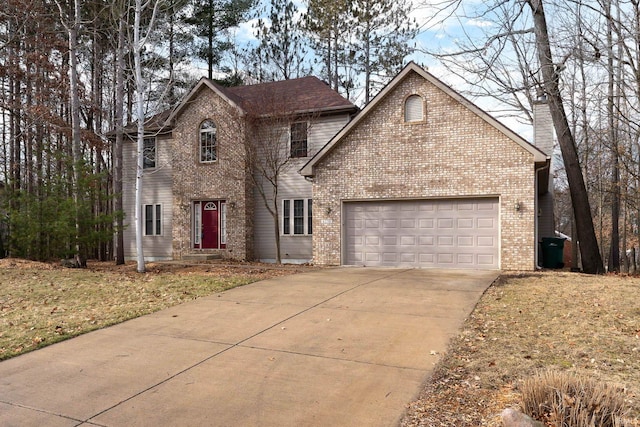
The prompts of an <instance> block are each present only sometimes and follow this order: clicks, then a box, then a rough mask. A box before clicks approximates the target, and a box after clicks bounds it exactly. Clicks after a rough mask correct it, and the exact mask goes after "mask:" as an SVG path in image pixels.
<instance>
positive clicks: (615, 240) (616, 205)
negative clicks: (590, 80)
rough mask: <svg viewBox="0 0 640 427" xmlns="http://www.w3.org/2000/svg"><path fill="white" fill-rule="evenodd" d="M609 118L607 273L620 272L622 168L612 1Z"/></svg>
mask: <svg viewBox="0 0 640 427" xmlns="http://www.w3.org/2000/svg"><path fill="white" fill-rule="evenodd" d="M606 4H607V11H606V16H607V74H608V82H607V116H609V117H608V122H609V132H608V134H609V146H610V147H611V158H612V165H611V177H612V182H611V246H610V248H609V262H608V263H607V264H608V268H607V271H609V272H616V273H617V272H619V271H620V225H619V221H620V166H619V159H618V137H617V136H618V135H617V131H616V126H617V122H616V119H615V109H614V107H615V105H614V85H615V75H614V68H613V31H612V28H611V27H612V25H613V24H612V22H611V20H612V18H611V0H608V1H607V3H606Z"/></svg>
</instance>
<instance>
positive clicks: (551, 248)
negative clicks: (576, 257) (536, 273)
mask: <svg viewBox="0 0 640 427" xmlns="http://www.w3.org/2000/svg"><path fill="white" fill-rule="evenodd" d="M564 241H565V239H560V238H557V237H543V238H542V266H543V267H544V268H562V267H564Z"/></svg>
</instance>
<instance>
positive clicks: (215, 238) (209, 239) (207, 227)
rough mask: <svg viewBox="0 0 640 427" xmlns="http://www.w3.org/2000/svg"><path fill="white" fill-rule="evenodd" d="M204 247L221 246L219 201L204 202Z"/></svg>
mask: <svg viewBox="0 0 640 427" xmlns="http://www.w3.org/2000/svg"><path fill="white" fill-rule="evenodd" d="M200 205H201V206H202V249H218V248H219V247H220V227H219V225H220V215H219V209H218V207H219V206H218V202H217V201H215V202H202V203H201V204H200Z"/></svg>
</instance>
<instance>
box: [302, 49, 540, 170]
mask: <svg viewBox="0 0 640 427" xmlns="http://www.w3.org/2000/svg"><path fill="white" fill-rule="evenodd" d="M410 73H417V74H419V75H420V76H421V77H423V78H424V79H425V80H427V81H428V82H429V83H431V84H433V85H434V86H436V87H437V88H438V89H440V90H442V91H443V92H444V93H446V94H447V95H449V96H450V97H452V98H453V99H454V100H456V101H458V102H459V103H460V104H462V105H463V106H465V107H466V108H468V109H469V110H471V111H472V112H473V113H475V114H476V115H477V116H479V117H480V118H481V119H482V120H484V121H485V122H487V123H488V124H489V125H491V126H493V127H494V128H496V129H497V130H499V131H500V132H502V133H503V134H504V135H505V136H507V137H508V138H509V139H511V140H512V141H514V142H515V143H516V144H518V145H519V146H521V147H522V148H524V149H525V150H526V151H528V152H529V153H531V154H532V155H533V158H534V161H535V162H536V163H545V162H547V161H548V160H549V159H550V158H549V157H548V156H547V155H546V154H545V153H543V152H542V151H540V150H539V149H538V148H537V147H535V146H534V145H532V144H530V143H529V142H528V141H527V140H525V139H524V138H522V137H521V136H520V135H518V134H517V133H515V132H514V131H512V130H511V129H509V128H508V127H507V126H505V125H504V124H502V123H501V122H500V121H498V120H497V119H495V118H494V117H492V116H491V115H490V114H488V113H487V112H485V111H484V110H482V109H481V108H480V107H478V106H477V105H475V104H474V103H473V102H471V101H469V100H468V99H467V98H465V97H464V96H462V95H461V94H459V93H458V92H456V91H455V90H453V89H452V88H451V87H450V86H448V85H447V84H445V83H444V82H442V81H441V80H439V79H438V78H436V77H435V76H433V75H432V74H431V73H429V72H428V71H426V70H425V69H423V68H422V67H420V66H419V65H417V64H416V63H415V62H413V61H412V62H409V64H407V66H406V67H404V68H403V69H402V71H400V73H399V74H398V75H397V76H396V77H395V78H394V79H393V80H391V82H389V84H387V86H385V87H384V88H383V89H382V90H381V91H380V93H378V95H376V97H375V98H373V100H371V102H369V104H367V105H366V106H365V107H364V108H363V109H362V111H360V113H359V114H358V115H357V116H356V117H355V118H354V119H353V120H352V121H351V122H349V123H348V124H347V125H346V126H345V127H344V128H343V129H342V130H341V131H340V132H338V134H336V135H335V136H334V137H333V138H332V139H331V140H330V141H329V142H328V143H327V144H325V146H324V147H322V148H321V149H320V150H319V151H318V152H317V153H316V155H315V156H313V157H312V158H311V159H310V160H309V161H308V162H307V163H306V164H305V165H304V166H303V167H302V169H300V173H301V174H302V175H304V176H313V175H314V167H315V166H316V165H317V164H318V163H319V162H321V161H322V159H324V158H325V157H326V156H327V155H328V154H329V153H330V152H331V151H332V150H333V149H334V148H335V147H336V146H338V145H339V144H340V143H341V142H342V140H343V139H344V137H345V136H346V135H348V134H349V133H350V132H351V130H352V129H354V128H355V127H356V126H358V124H359V123H360V122H361V121H362V120H364V118H365V117H367V115H368V114H369V113H370V112H371V111H372V110H374V109H375V108H376V107H377V106H378V104H380V103H381V102H382V100H383V99H385V98H386V96H387V95H388V94H389V93H391V92H393V91H394V90H395V89H396V87H398V85H399V84H400V82H402V81H403V80H404V79H405V78H406V77H407V76H408V75H409V74H410Z"/></svg>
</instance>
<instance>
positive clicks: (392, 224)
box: [382, 219, 398, 228]
mask: <svg viewBox="0 0 640 427" xmlns="http://www.w3.org/2000/svg"><path fill="white" fill-rule="evenodd" d="M382 228H398V220H396V219H384V220H382Z"/></svg>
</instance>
